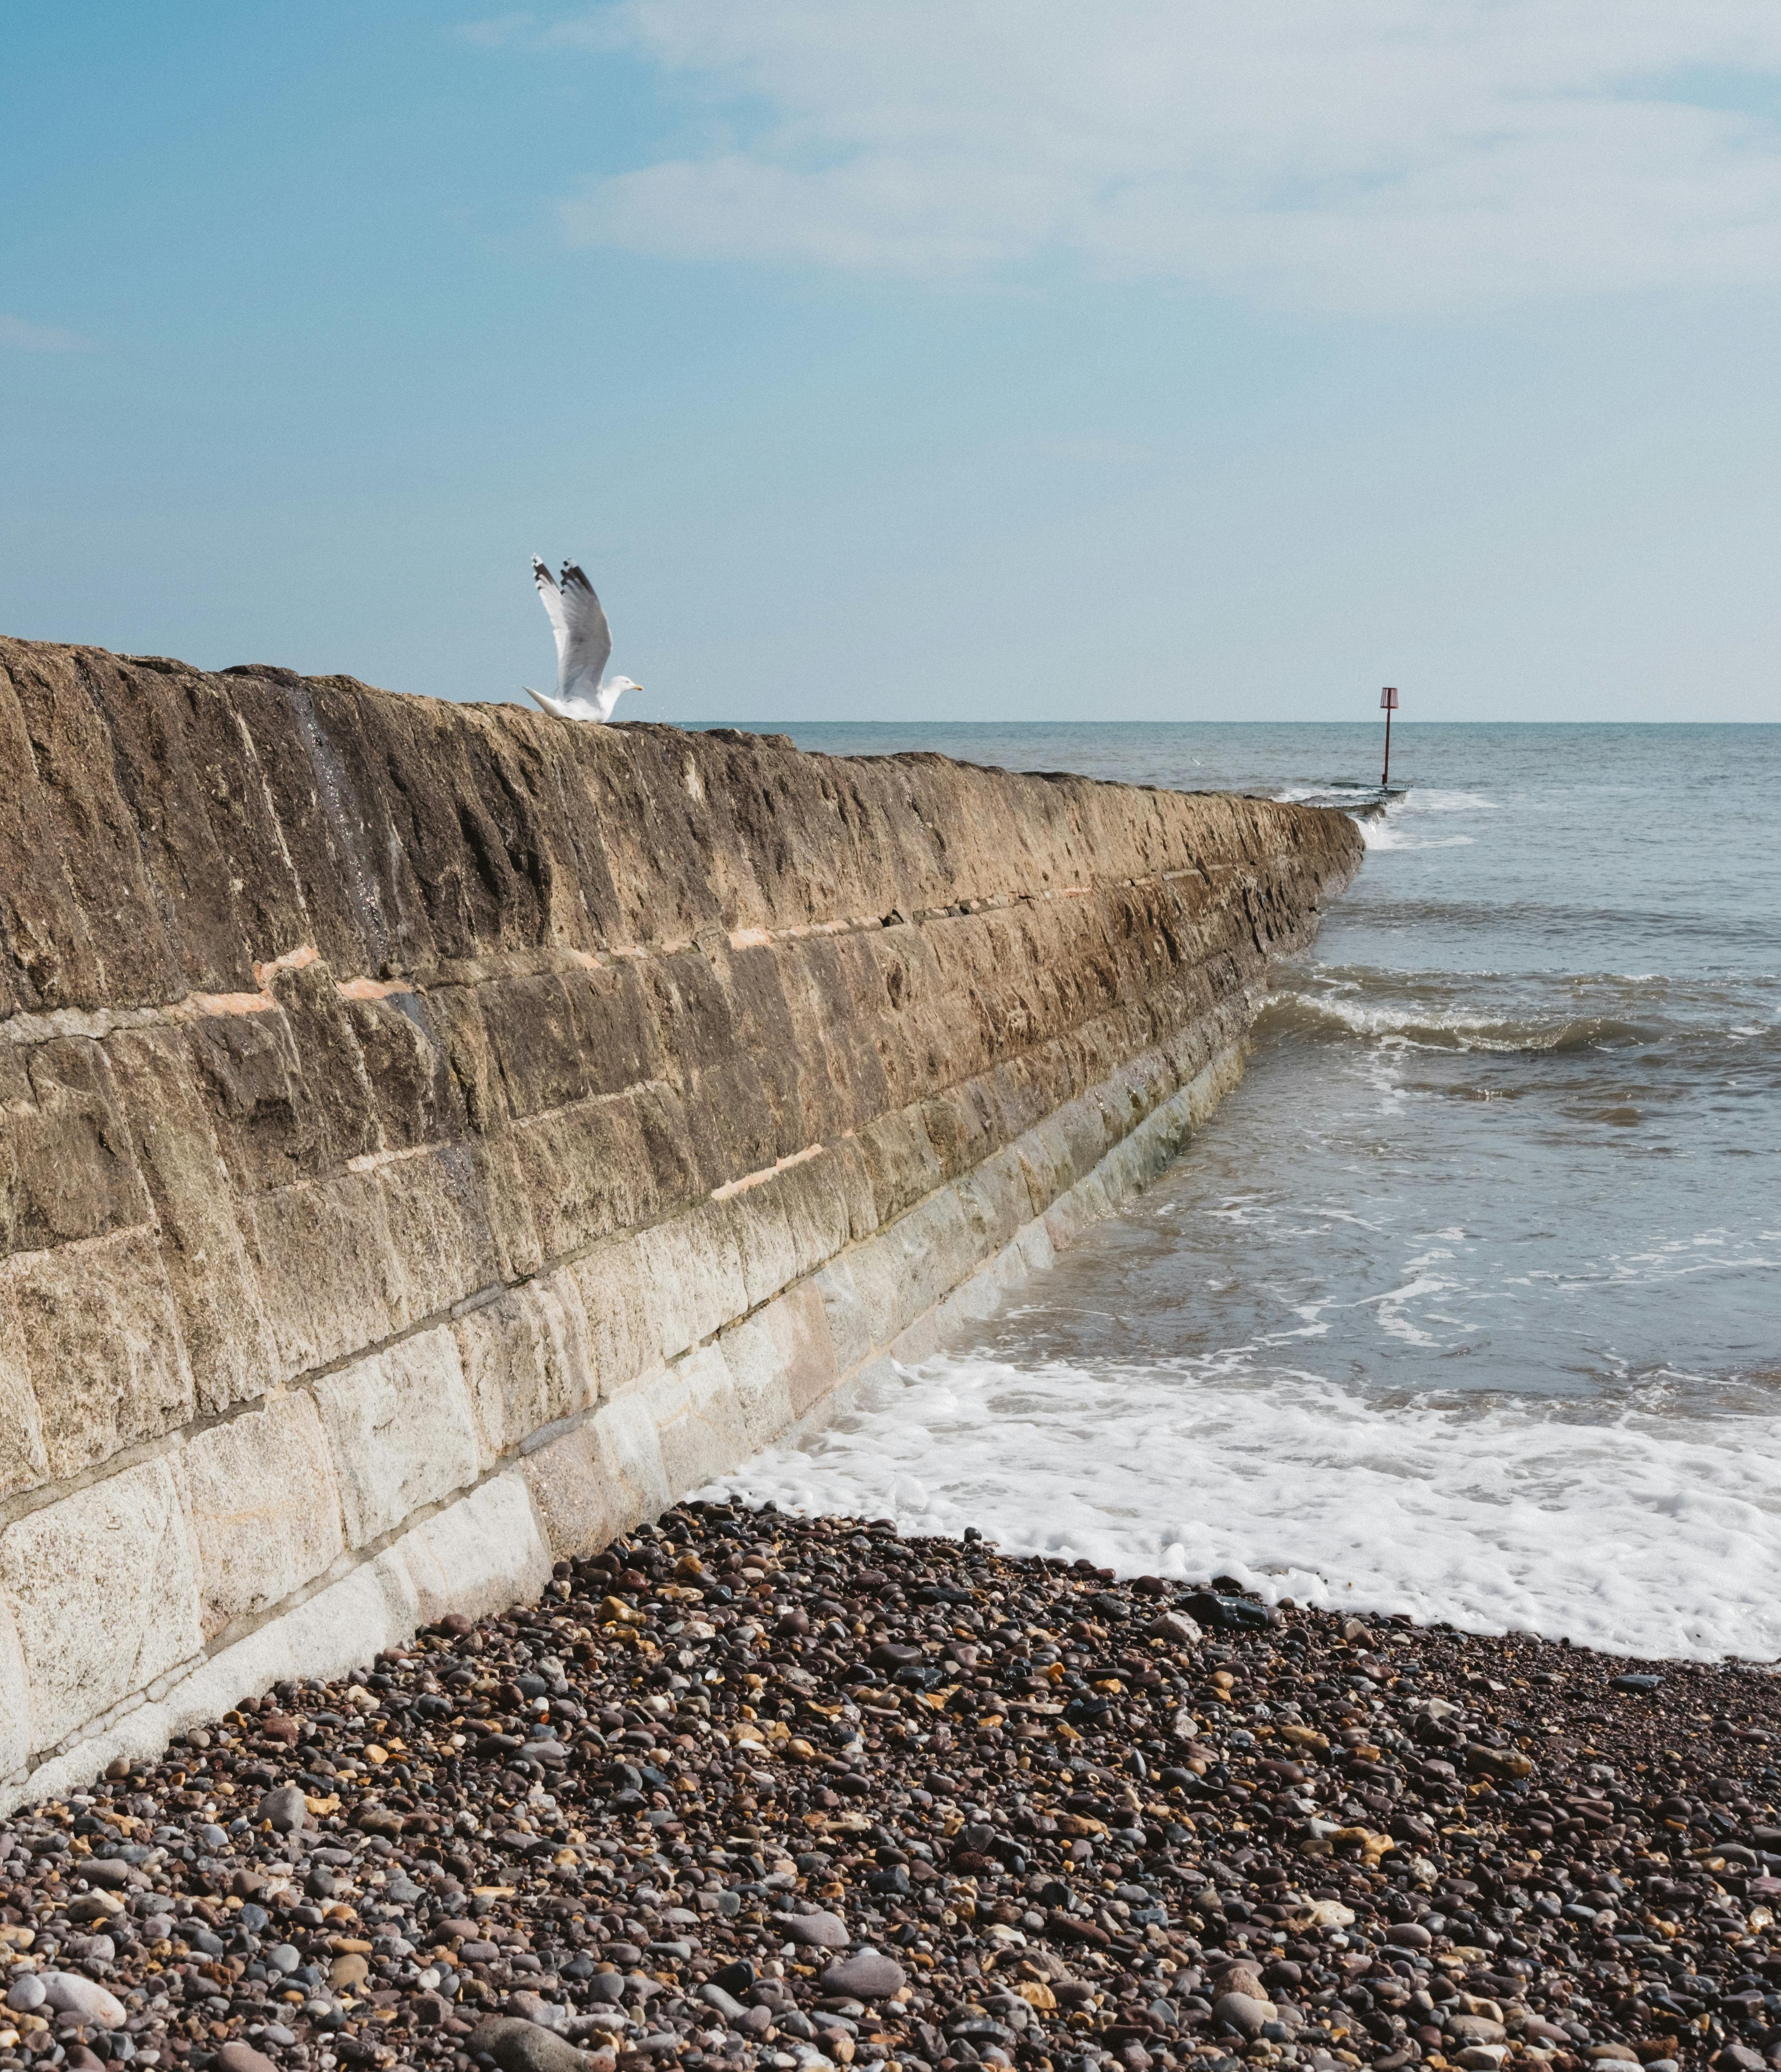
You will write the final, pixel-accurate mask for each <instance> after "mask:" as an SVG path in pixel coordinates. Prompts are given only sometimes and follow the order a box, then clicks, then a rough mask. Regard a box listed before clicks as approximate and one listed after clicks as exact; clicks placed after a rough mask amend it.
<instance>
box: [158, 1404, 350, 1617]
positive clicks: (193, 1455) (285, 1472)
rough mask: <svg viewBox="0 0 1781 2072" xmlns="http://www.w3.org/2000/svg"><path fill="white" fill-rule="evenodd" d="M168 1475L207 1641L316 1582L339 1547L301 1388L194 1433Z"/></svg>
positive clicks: (330, 1491) (324, 1454)
mask: <svg viewBox="0 0 1781 2072" xmlns="http://www.w3.org/2000/svg"><path fill="white" fill-rule="evenodd" d="M174 1470H175V1477H176V1478H177V1480H178V1482H179V1485H180V1486H181V1489H182V1491H183V1496H184V1500H185V1505H186V1509H187V1514H188V1515H189V1516H190V1518H191V1529H192V1537H193V1540H194V1543H195V1546H196V1548H197V1553H198V1580H199V1622H200V1624H201V1626H202V1628H203V1630H204V1638H205V1639H206V1640H209V1639H212V1638H214V1637H215V1636H216V1634H219V1633H220V1632H221V1631H222V1630H223V1629H224V1627H225V1626H230V1625H232V1624H233V1622H235V1621H236V1620H237V1619H242V1618H254V1617H256V1616H257V1615H258V1614H260V1613H261V1612H263V1611H266V1610H268V1609H270V1607H271V1606H273V1605H276V1604H278V1603H279V1602H280V1601H282V1600H283V1599H284V1598H286V1597H289V1596H290V1594H291V1593H292V1592H293V1591H294V1590H298V1589H302V1587H303V1585H305V1584H307V1583H311V1582H313V1581H315V1578H316V1577H318V1576H319V1575H321V1574H323V1572H325V1571H326V1570H327V1568H328V1567H329V1566H330V1565H331V1564H332V1563H333V1562H334V1561H335V1560H337V1559H338V1557H339V1556H340V1555H341V1554H342V1553H343V1552H344V1551H345V1547H346V1539H345V1534H344V1530H343V1526H342V1523H341V1516H340V1493H339V1486H338V1485H337V1483H336V1482H335V1477H334V1468H333V1463H332V1461H331V1460H330V1458H329V1457H328V1449H327V1440H326V1439H325V1437H323V1431H322V1420H321V1418H320V1416H319V1415H318V1413H317V1411H316V1408H315V1403H314V1401H313V1400H311V1398H310V1397H309V1396H306V1395H305V1394H303V1393H302V1392H300V1391H298V1392H293V1393H290V1394H286V1393H282V1392H277V1393H274V1394H273V1395H272V1396H269V1397H268V1398H267V1399H266V1401H265V1407H264V1408H261V1409H259V1410H250V1411H246V1412H243V1413H242V1414H241V1416H237V1417H233V1418H231V1419H230V1420H228V1423H227V1424H216V1425H212V1427H211V1429H209V1430H208V1431H207V1432H200V1433H198V1434H197V1435H196V1436H195V1437H193V1438H192V1439H191V1440H189V1441H187V1444H186V1445H185V1446H184V1448H183V1449H182V1450H181V1452H180V1453H179V1455H178V1456H177V1457H176V1458H175V1463H174Z"/></svg>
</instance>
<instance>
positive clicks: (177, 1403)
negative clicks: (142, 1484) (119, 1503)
mask: <svg viewBox="0 0 1781 2072" xmlns="http://www.w3.org/2000/svg"><path fill="white" fill-rule="evenodd" d="M6 1272H7V1277H8V1278H9V1279H10V1282H11V1294H12V1299H13V1301H14V1305H16V1310H17V1314H18V1318H19V1329H20V1331H21V1333H22V1334H23V1338H24V1342H25V1345H26V1347H27V1357H28V1359H29V1362H30V1369H31V1388H32V1393H33V1395H34V1396H35V1399H36V1403H37V1408H38V1414H39V1419H40V1420H41V1426H42V1430H43V1445H44V1448H45V1450H46V1452H47V1456H48V1461H49V1470H50V1474H51V1476H53V1477H56V1478H60V1477H62V1476H65V1475H72V1474H77V1473H79V1471H80V1470H82V1469H83V1468H89V1467H92V1466H95V1465H96V1464H97V1462H99V1461H105V1460H109V1458H110V1457H111V1456H112V1455H113V1453H117V1452H118V1451H120V1450H121V1449H122V1448H124V1447H125V1446H130V1445H138V1444H140V1443H141V1442H142V1441H144V1440H146V1439H158V1438H159V1437H161V1435H162V1433H166V1432H170V1431H172V1430H175V1429H177V1428H178V1427H179V1425H181V1424H185V1423H187V1421H188V1420H190V1419H191V1416H193V1415H194V1413H195V1411H196V1409H197V1400H196V1392H195V1388H194V1387H193V1383H192V1378H191V1368H190V1367H189V1366H188V1365H187V1362H186V1355H185V1348H184V1346H183V1345H182V1344H181V1343H180V1341H179V1321H178V1318H176V1317H175V1313H174V1306H173V1297H172V1295H171V1292H170V1290H169V1289H168V1287H167V1274H166V1272H165V1269H164V1268H163V1267H162V1260H161V1254H160V1250H159V1248H158V1246H157V1244H156V1243H155V1238H154V1232H153V1231H150V1230H125V1231H113V1232H112V1233H111V1234H110V1235H109V1236H106V1237H99V1238H93V1239H88V1240H87V1241H85V1242H84V1243H82V1244H65V1245H62V1246H60V1247H59V1248H57V1249H56V1251H54V1252H29V1253H27V1254H25V1255H23V1256H21V1257H19V1258H17V1259H14V1260H10V1261H9V1262H8V1263H7V1268H6Z"/></svg>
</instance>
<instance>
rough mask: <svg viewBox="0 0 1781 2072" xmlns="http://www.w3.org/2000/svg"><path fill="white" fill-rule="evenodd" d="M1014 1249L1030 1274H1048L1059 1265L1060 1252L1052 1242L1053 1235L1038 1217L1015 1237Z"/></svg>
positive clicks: (1023, 1266) (1022, 1228)
mask: <svg viewBox="0 0 1781 2072" xmlns="http://www.w3.org/2000/svg"><path fill="white" fill-rule="evenodd" d="M1014 1251H1016V1252H1018V1254H1019V1256H1020V1260H1021V1264H1022V1268H1023V1269H1024V1270H1025V1271H1026V1272H1028V1273H1044V1272H1048V1271H1049V1270H1050V1269H1051V1268H1052V1267H1054V1266H1055V1265H1056V1264H1057V1263H1058V1250H1057V1247H1056V1246H1055V1244H1052V1242H1051V1232H1050V1231H1048V1230H1047V1228H1046V1227H1045V1226H1044V1224H1043V1223H1041V1222H1039V1219H1037V1218H1036V1217H1035V1218H1034V1220H1033V1221H1032V1222H1031V1223H1026V1224H1023V1225H1022V1227H1021V1229H1020V1230H1019V1231H1018V1233H1017V1234H1016V1235H1015V1238H1014Z"/></svg>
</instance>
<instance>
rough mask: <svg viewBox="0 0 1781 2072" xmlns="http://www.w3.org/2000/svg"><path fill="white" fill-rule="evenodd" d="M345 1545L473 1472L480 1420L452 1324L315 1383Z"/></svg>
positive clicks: (393, 1522)
mask: <svg viewBox="0 0 1781 2072" xmlns="http://www.w3.org/2000/svg"><path fill="white" fill-rule="evenodd" d="M315 1400H316V1403H317V1405H318V1407H319V1409H320V1411H321V1413H322V1424H323V1429H324V1430H325V1431H326V1433H327V1441H328V1449H329V1451H330V1452H331V1454H332V1455H333V1457H334V1472H335V1475H336V1477H337V1478H339V1485H340V1503H341V1509H342V1511H343V1513H344V1515H345V1519H346V1535H347V1544H348V1547H363V1546H364V1545H365V1544H367V1542H368V1541H370V1540H376V1539H380V1537H381V1536H382V1535H384V1534H385V1533H386V1532H390V1531H394V1529H395V1528H396V1527H397V1526H399V1525H400V1524H401V1523H402V1521H403V1520H404V1519H407V1518H409V1517H412V1516H413V1514H414V1512H416V1511H418V1510H419V1509H420V1508H421V1507H422V1505H423V1504H429V1503H438V1500H439V1499H440V1498H442V1497H445V1496H449V1495H450V1494H451V1493H452V1491H453V1490H458V1489H462V1488H463V1487H464V1486H466V1485H467V1484H468V1483H470V1482H474V1481H475V1479H476V1475H477V1472H478V1464H477V1448H476V1428H475V1420H474V1418H473V1416H471V1408H470V1396H469V1392H468V1390H467V1388H466V1387H465V1386H464V1376H463V1367H462V1366H461V1364H460V1363H459V1358H458V1346H457V1342H456V1340H455V1338H453V1336H452V1334H451V1330H450V1327H449V1326H445V1325H441V1326H439V1327H438V1329H436V1330H430V1331H422V1332H421V1333H420V1334H418V1335H417V1337H414V1338H408V1339H405V1340H404V1341H403V1342H402V1343H401V1344H400V1345H397V1346H391V1347H390V1348H389V1350H388V1351H387V1352H381V1353H377V1354H374V1355H372V1357H371V1358H370V1359H362V1360H356V1361H354V1363H352V1366H351V1367H343V1368H342V1369H341V1371H339V1373H338V1374H331V1375H327V1377H325V1379H323V1380H321V1381H319V1382H318V1383H316V1384H315Z"/></svg>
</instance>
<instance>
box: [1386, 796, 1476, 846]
mask: <svg viewBox="0 0 1781 2072" xmlns="http://www.w3.org/2000/svg"><path fill="white" fill-rule="evenodd" d="M1497 810H1498V808H1497V806H1496V803H1495V800H1491V799H1487V798H1486V797H1485V796H1484V795H1483V793H1482V792H1481V791H1431V790H1425V789H1423V788H1422V787H1421V786H1418V787H1416V788H1415V789H1414V790H1413V791H1407V792H1405V795H1404V796H1403V797H1402V798H1401V799H1393V800H1392V802H1391V803H1390V804H1389V805H1388V806H1387V807H1386V808H1385V810H1384V812H1383V813H1380V814H1376V815H1375V816H1373V817H1372V818H1371V819H1368V820H1362V821H1361V822H1360V823H1359V827H1360V838H1361V840H1362V841H1364V842H1365V843H1366V845H1367V846H1368V849H1469V848H1470V846H1471V845H1472V843H1473V841H1475V837H1474V836H1471V835H1466V834H1438V833H1434V832H1433V830H1432V829H1430V828H1426V827H1425V826H1424V825H1423V823H1424V822H1425V820H1430V819H1439V818H1441V817H1442V816H1446V815H1448V814H1450V813H1494V812H1496V811H1497Z"/></svg>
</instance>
